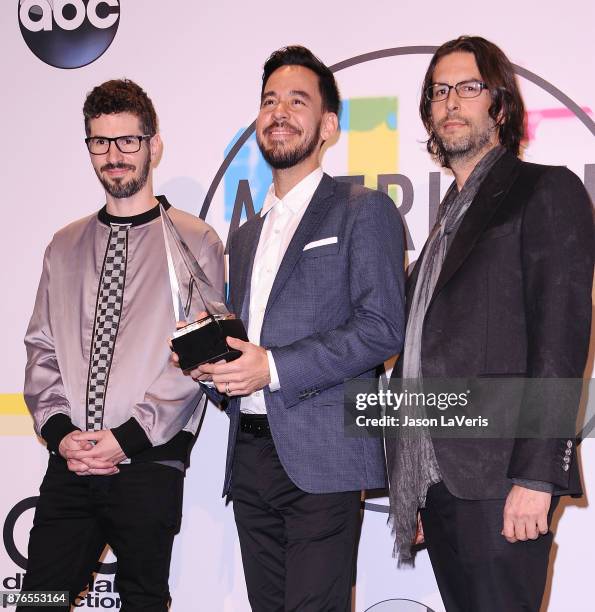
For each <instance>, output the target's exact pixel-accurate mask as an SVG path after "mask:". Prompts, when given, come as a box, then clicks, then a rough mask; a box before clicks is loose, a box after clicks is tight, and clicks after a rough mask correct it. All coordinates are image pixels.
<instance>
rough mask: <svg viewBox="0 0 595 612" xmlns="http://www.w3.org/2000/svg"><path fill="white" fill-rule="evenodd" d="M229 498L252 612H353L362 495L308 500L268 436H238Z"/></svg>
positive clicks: (331, 495) (353, 493)
mask: <svg viewBox="0 0 595 612" xmlns="http://www.w3.org/2000/svg"><path fill="white" fill-rule="evenodd" d="M231 493H232V497H233V509H234V514H235V519H236V524H237V527H238V534H239V538H240V547H241V550H242V561H243V565H244V573H245V576H246V586H247V588H248V598H249V600H250V605H251V606H252V610H253V611H254V612H290V611H291V612H293V611H298V610H299V612H330V611H334V612H346V611H348V610H351V607H350V605H351V604H350V602H351V583H352V576H353V567H354V561H355V549H356V540H357V535H358V530H359V525H360V520H361V519H360V492H359V491H349V492H345V493H325V494H311V493H306V492H304V491H302V490H300V489H298V488H297V487H296V486H295V485H294V484H293V482H292V481H291V480H290V479H289V477H288V476H287V473H286V472H285V470H284V469H283V466H282V465H281V462H280V461H279V457H278V456H277V452H276V450H275V445H274V443H273V441H272V439H271V438H270V437H266V436H265V437H260V436H256V435H254V434H251V433H242V432H239V433H238V440H237V443H236V448H235V456H234V463H233V478H232V487H231Z"/></svg>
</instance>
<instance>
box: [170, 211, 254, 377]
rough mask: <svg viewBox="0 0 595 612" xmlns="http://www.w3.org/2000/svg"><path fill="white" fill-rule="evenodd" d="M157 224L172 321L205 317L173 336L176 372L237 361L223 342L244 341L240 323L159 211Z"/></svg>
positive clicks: (236, 354) (234, 353) (245, 335)
mask: <svg viewBox="0 0 595 612" xmlns="http://www.w3.org/2000/svg"><path fill="white" fill-rule="evenodd" d="M161 221H162V226H163V236H164V240H165V249H166V252H167V265H168V270H169V278H170V286H171V292H172V302H173V305H174V313H175V315H176V319H177V320H178V321H188V320H189V318H190V313H191V312H194V313H196V312H200V311H203V312H206V313H207V315H206V316H205V317H203V318H201V319H199V320H198V321H192V322H190V323H189V324H188V325H184V326H183V327H180V328H179V329H177V330H176V331H175V332H174V333H173V337H172V339H171V344H172V348H173V350H174V351H175V352H176V353H177V355H178V358H179V363H180V368H181V369H182V370H184V371H187V370H192V369H194V368H196V367H197V366H199V365H200V364H202V363H214V362H217V361H220V360H225V361H233V360H234V359H237V358H238V357H239V356H240V355H241V352H240V351H237V350H234V349H232V348H231V347H229V346H228V344H227V342H226V338H227V336H231V337H233V338H239V339H241V340H245V341H247V340H248V335H247V334H246V330H245V328H244V325H243V323H242V321H241V320H240V319H236V318H235V315H233V314H230V313H229V311H228V310H227V308H226V307H225V300H224V297H223V295H221V294H220V292H219V291H218V290H217V289H216V287H214V286H213V284H212V283H211V281H210V280H209V279H208V277H207V275H206V274H205V273H204V271H203V269H202V268H201V267H200V264H199V263H198V261H196V258H195V257H194V255H193V254H192V251H190V249H189V248H188V246H187V245H186V243H185V242H184V239H183V238H182V237H181V236H180V234H179V232H178V231H177V229H176V227H175V226H174V224H173V223H172V221H171V219H170V218H169V215H168V214H167V211H166V210H165V209H164V208H163V207H161ZM186 288H187V289H186Z"/></svg>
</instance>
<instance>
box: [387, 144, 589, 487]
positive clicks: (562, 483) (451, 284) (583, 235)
mask: <svg viewBox="0 0 595 612" xmlns="http://www.w3.org/2000/svg"><path fill="white" fill-rule="evenodd" d="M593 237H594V233H593V213H592V206H591V203H590V199H589V196H588V194H587V192H586V190H585V188H584V186H583V185H582V183H581V182H580V180H579V179H578V177H577V176H576V175H574V174H573V173H572V172H570V171H569V170H568V169H566V168H564V167H553V166H541V165H536V164H529V163H525V162H521V161H520V160H519V159H517V158H516V157H515V156H513V155H512V154H509V153H506V154H505V155H504V156H503V157H501V158H500V159H499V160H498V161H497V162H496V164H495V165H494V167H493V168H492V170H491V171H490V172H489V174H488V175H487V176H486V178H485V179H484V181H483V183H482V185H481V187H480V191H479V193H478V194H477V196H476V198H475V199H474V201H473V203H472V204H471V206H470V208H469V209H468V211H467V213H466V214H465V216H464V218H463V220H462V222H461V225H460V227H459V229H458V231H457V233H456V235H455V236H454V238H453V241H452V244H451V245H450V248H449V250H448V252H447V255H446V258H445V261H444V265H443V268H442V271H441V274H440V277H439V279H438V282H437V285H436V288H435V291H434V294H433V297H432V300H431V302H430V305H429V308H428V311H427V313H426V317H425V320H424V327H423V338H422V373H423V376H424V378H428V377H441V378H442V377H444V378H462V377H482V376H483V377H503V376H504V377H508V376H511V377H517V376H520V377H532V378H582V376H583V371H584V368H585V364H586V360H587V354H588V347H589V337H590V325H591V286H592V280H593ZM422 256H423V253H422ZM419 261H421V256H420V259H419V260H418V263H419ZM418 271H419V265H416V266H415V267H414V270H413V272H412V275H411V277H410V279H409V282H408V288H407V303H408V307H409V304H410V301H411V298H412V296H413V291H414V289H415V284H416V280H417V274H418ZM401 371H402V364H397V368H396V375H397V376H399V375H400V372H401ZM493 399H494V404H496V405H495V406H492V409H493V408H494V407H495V408H496V410H507V411H518V418H519V419H520V420H521V421H522V419H523V402H522V401H519V403H518V405H516V406H514V405H510V404H509V403H506V405H502V404H503V402H502V401H500V405H498V398H493ZM566 409H567V411H568V406H566ZM541 410H542V412H541V414H542V418H543V421H542V422H544V423H545V422H547V421H548V420H550V419H551V418H553V417H555V416H557V414H558V412H559V411H560V402H559V401H556V398H555V397H552V398H550V399H549V400H548V401H544V402H543V405H542V407H541ZM577 410H578V405H574V406H572V407H571V408H570V412H572V415H573V419H575V418H576V412H577ZM513 416H514V418H516V416H517V415H513ZM388 446H389V447H390V446H391V444H390V442H389V443H388ZM434 448H435V452H436V457H437V460H438V464H439V466H440V470H441V472H442V476H443V479H444V483H445V485H446V486H447V488H448V489H449V491H450V492H451V493H453V494H454V495H456V496H457V497H460V498H464V499H487V498H502V497H505V496H506V495H507V493H508V491H509V489H510V487H511V480H510V479H511V478H523V479H530V480H541V481H546V482H550V483H553V484H554V485H555V493H556V494H567V493H572V494H576V493H580V492H581V488H580V480H579V475H578V468H577V464H576V461H575V442H574V440H573V439H569V438H564V439H538V438H530V439H516V440H514V439H444V438H438V437H435V438H434ZM568 448H570V449H571V453H570V458H571V462H570V464H568V462H567V461H566V462H565V461H564V458H565V457H568V456H569V455H568V453H567V452H566V451H567V449H568ZM388 452H389V462H390V450H389V451H388Z"/></svg>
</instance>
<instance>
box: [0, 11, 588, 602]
mask: <svg viewBox="0 0 595 612" xmlns="http://www.w3.org/2000/svg"><path fill="white" fill-rule="evenodd" d="M110 1H111V4H118V2H116V0H110ZM79 3H80V0H79ZM18 4H19V2H18V0H3V1H2V2H1V3H0V24H1V25H0V33H1V37H0V52H1V57H2V62H1V67H2V77H3V90H2V93H1V94H0V110H1V111H2V117H3V118H4V121H5V124H4V130H3V138H4V143H3V144H4V146H3V152H2V157H1V163H0V177H1V178H2V191H3V194H4V196H3V218H4V222H3V228H4V232H3V233H4V236H3V240H2V241H0V253H1V261H2V287H3V289H4V291H3V296H4V299H3V300H2V301H1V303H0V320H1V321H2V332H3V333H2V339H3V349H2V350H3V352H2V361H1V365H2V367H0V465H1V467H0V473H1V478H2V480H1V490H2V496H1V499H0V520H1V521H2V524H3V525H4V546H3V547H0V589H4V590H7V589H15V588H18V587H19V583H20V579H21V577H22V574H23V572H24V570H23V569H22V568H21V567H20V566H19V565H18V563H17V562H16V561H18V558H19V557H18V555H26V546H27V537H28V530H29V528H30V526H31V520H32V515H33V510H31V509H28V510H24V511H23V512H20V511H19V507H17V510H15V511H13V512H12V513H11V510H13V508H14V507H15V506H18V505H19V503H20V502H21V501H22V500H25V499H27V498H30V497H32V496H35V495H36V494H37V488H38V486H39V483H40V481H41V478H42V475H43V472H44V470H45V464H46V457H47V455H46V452H45V450H44V448H43V447H42V446H41V445H40V444H39V442H38V441H37V439H36V438H35V437H34V435H33V433H32V428H31V422H30V419H29V417H28V415H27V414H26V413H25V412H24V408H23V403H22V396H21V395H20V393H21V391H22V379H23V369H24V364H25V352H24V348H23V344H22V338H23V335H24V331H25V328H26V325H27V321H28V318H29V316H30V312H31V309H32V305H33V300H34V295H35V290H36V287H37V282H38V278H39V274H40V271H41V262H42V256H43V250H44V248H45V246H46V244H47V243H48V241H49V240H50V239H51V236H52V234H53V233H54V232H55V231H56V230H57V229H58V228H60V227H61V226H63V225H65V224H66V223H68V222H69V221H71V220H73V219H76V218H79V217H81V216H84V215H86V214H89V213H90V212H92V211H94V210H96V209H98V208H99V207H100V206H101V205H102V190H101V188H100V186H99V185H98V183H97V180H96V178H95V175H94V173H93V171H92V169H91V166H90V164H89V161H88V156H87V153H86V150H85V146H84V143H83V138H84V130H83V121H82V114H81V108H82V104H83V100H84V96H85V94H86V92H88V91H89V90H90V89H91V88H92V87H93V86H94V85H96V84H98V83H101V82H103V81H104V80H107V79H109V78H117V77H123V76H126V77H129V78H132V79H134V80H135V81H137V82H138V83H140V84H141V85H142V86H143V87H144V88H145V89H146V91H147V92H148V93H149V95H150V96H151V98H152V99H153V102H154V103H155V106H156V109H157V113H158V115H159V118H160V125H161V133H162V137H163V140H164V143H165V149H164V155H163V159H162V162H161V164H160V166H159V168H158V169H157V172H156V177H155V179H156V180H155V184H156V192H157V193H165V194H166V195H167V196H168V198H169V199H170V201H171V202H172V203H173V204H174V205H175V206H178V207H180V208H183V209H185V210H188V211H190V212H193V213H195V214H198V213H199V211H200V210H201V207H202V205H203V202H204V200H205V195H206V194H207V191H208V190H209V187H210V186H211V184H212V181H213V179H214V177H215V176H216V174H217V172H218V170H219V168H220V166H221V164H222V162H223V160H224V158H225V154H226V152H227V151H228V150H229V149H230V147H231V145H232V144H233V142H234V141H235V139H236V138H237V137H238V136H239V135H240V134H241V133H242V132H243V130H244V129H245V128H246V127H247V126H249V125H250V124H251V122H252V121H253V119H254V118H255V115H256V112H257V108H258V97H259V91H260V75H261V68H262V64H263V62H264V60H265V59H266V58H267V56H268V55H269V53H270V52H271V51H272V50H274V49H276V48H278V47H280V46H283V45H286V44H291V43H300V44H304V45H306V46H308V47H310V48H311V49H312V50H313V51H314V52H315V53H316V54H317V55H319V56H320V57H321V58H322V59H323V60H324V61H325V62H326V63H327V64H329V65H331V64H335V63H338V62H341V61H344V60H347V59H349V58H353V57H356V56H359V55H361V54H365V53H372V52H375V51H379V50H382V49H401V48H402V47H408V46H416V47H417V46H432V45H439V44H440V43H442V42H444V41H445V40H448V39H450V38H454V37H456V36H458V35H459V34H463V33H467V34H479V35H482V36H485V37H486V38H488V39H490V40H493V41H494V42H496V43H497V44H498V45H500V46H501V47H502V48H503V50H504V51H505V52H506V53H507V55H508V56H509V57H510V59H511V60H512V61H513V62H514V63H515V64H517V65H518V66H519V67H521V68H524V69H525V70H527V71H529V72H530V73H531V74H532V75H535V77H536V78H532V77H531V75H528V76H529V77H530V78H521V79H520V83H521V86H522V89H523V92H524V95H525V99H526V102H527V107H528V110H529V111H530V113H529V120H530V128H531V129H530V136H531V138H530V140H529V143H528V148H527V150H526V153H525V159H527V160H529V161H537V162H543V163H555V164H564V165H567V166H569V167H570V168H571V169H572V170H573V171H575V172H576V173H577V174H578V176H579V177H580V178H581V179H582V180H584V181H586V183H587V185H588V188H589V190H590V192H591V197H592V198H593V197H594V195H595V194H594V191H595V155H594V150H593V135H592V132H591V131H589V129H588V126H587V123H588V120H583V121H581V120H580V119H579V117H577V115H576V114H575V113H574V112H573V111H572V110H571V109H569V108H568V106H567V105H565V104H564V103H563V102H562V101H561V100H560V96H557V97H556V96H554V95H552V94H551V93H548V91H547V90H548V86H547V84H549V85H550V86H553V87H555V88H557V90H559V91H560V92H562V93H563V94H565V95H566V96H567V97H568V98H570V99H571V100H572V101H574V102H575V103H576V104H577V105H578V106H579V107H580V108H582V109H583V111H584V112H585V113H586V116H587V117H590V119H591V126H592V120H593V109H594V108H595V81H594V80H593V76H592V75H593V59H592V57H593V54H592V42H591V43H589V42H588V41H589V40H592V37H593V30H592V24H593V23H594V22H595V10H594V8H593V6H594V5H593V3H592V2H591V0H574V1H570V2H566V3H564V4H560V3H557V2H556V3H554V2H553V1H550V0H548V1H541V2H537V1H533V0H530V1H526V2H522V3H521V2H518V0H515V1H511V0H501V2H499V3H498V4H489V5H488V4H482V3H478V2H472V1H471V0H461V1H460V2H458V3H456V4H452V3H451V4H448V3H444V2H433V1H431V2H428V1H427V2H425V3H423V4H422V3H419V2H407V1H405V2H394V0H392V1H372V2H367V3H364V4H362V3H350V2H346V1H345V0H343V1H342V2H339V1H338V0H327V1H326V2H324V3H321V2H319V1H316V2H314V1H312V0H302V2H300V3H290V4H287V5H284V4H278V3H264V2H257V1H254V2H229V1H225V0H223V1H221V2H219V3H214V2H200V3H199V2H191V1H190V0H187V1H185V2H184V1H181V0H178V1H171V2H162V1H158V0H143V1H142V2H141V1H140V0H120V2H119V4H120V5H121V6H120V19H119V26H118V30H117V33H116V35H115V38H114V40H113V43H112V44H111V46H110V47H109V49H107V51H106V52H105V54H104V55H102V56H101V57H100V58H99V59H97V61H95V62H93V63H91V64H89V65H87V66H85V67H82V68H77V69H71V70H62V69H58V68H55V67H52V66H50V65H48V64H47V63H44V62H43V61H41V60H40V59H39V58H38V57H36V56H35V55H34V54H33V53H32V52H31V50H30V49H29V48H28V47H27V44H26V43H25V40H24V38H23V35H22V34H21V30H20V28H19V20H18V10H17V8H18ZM40 4H41V3H40ZM85 4H86V3H85ZM104 8H105V7H104ZM65 15H66V17H68V16H69V14H68V9H66V13H65ZM54 27H56V26H54ZM429 58H430V56H429V55H428V54H427V52H422V51H418V52H416V53H412V54H409V55H403V54H402V50H400V51H399V50H397V51H394V52H393V53H392V54H388V56H387V57H384V58H383V59H373V58H371V59H369V60H368V61H365V62H362V63H358V64H357V65H354V66H352V67H349V68H345V69H343V70H341V71H339V72H337V79H338V82H339V85H340V88H341V91H342V94H343V97H344V98H345V100H346V104H345V110H344V113H343V116H342V119H341V124H342V134H341V137H340V139H339V142H338V143H337V144H336V145H335V146H334V147H333V148H332V149H330V150H329V152H328V153H327V155H326V157H325V160H324V166H325V168H326V170H327V171H328V172H329V173H331V174H334V175H346V174H358V175H364V177H365V182H366V184H367V185H368V186H371V187H376V186H377V177H378V175H379V174H397V173H398V174H400V175H402V176H401V177H400V178H398V179H397V181H400V184H401V185H402V186H404V189H397V188H394V187H392V188H390V191H389V193H391V195H392V196H393V197H394V198H395V200H396V202H397V204H403V208H402V212H405V213H406V214H405V219H406V221H407V225H408V229H409V232H410V235H411V239H412V248H411V250H410V251H409V253H408V257H409V261H414V260H415V259H416V257H417V254H418V253H419V249H420V248H421V246H422V245H423V241H424V240H425V237H426V235H427V231H428V222H429V221H428V218H429V212H428V208H429V204H430V203H435V202H436V201H437V198H438V192H437V191H436V189H435V185H436V181H437V180H438V176H440V175H439V174H431V173H438V172H439V169H438V168H437V167H436V166H434V165H433V164H432V163H431V161H430V160H429V159H428V156H427V154H426V153H425V147H424V145H423V142H422V141H423V139H424V131H423V127H422V125H421V122H420V120H419V118H418V114H417V102H418V95H419V89H420V83H421V80H422V77H423V74H424V71H425V68H426V65H427V63H428V61H429ZM537 77H538V78H537ZM539 79H542V80H543V81H545V84H544V82H542V81H540V80H539ZM536 81H538V82H539V84H537V83H536ZM544 87H545V88H544ZM549 90H550V91H551V87H549ZM583 119H584V117H583ZM268 176H269V175H268V174H267V171H266V169H265V168H264V167H263V164H262V161H261V160H260V159H259V157H258V155H257V152H256V150H255V148H254V143H253V140H252V139H249V140H248V142H247V143H246V145H245V146H244V147H243V148H242V149H240V151H239V152H238V154H237V155H236V156H235V157H234V159H233V161H232V163H231V165H230V167H229V170H228V172H227V174H226V176H225V178H224V179H223V180H222V181H221V183H220V184H219V185H218V187H217V188H216V189H215V190H214V192H213V197H212V201H211V204H210V207H209V209H208V213H207V215H206V220H207V221H208V222H209V223H211V224H212V225H213V226H214V227H215V228H216V229H217V230H218V231H219V233H220V235H221V237H222V239H223V240H225V239H226V236H227V229H228V225H229V221H230V218H231V212H232V209H233V203H234V200H235V196H236V190H237V187H238V180H239V179H247V180H249V186H250V189H251V193H252V197H253V199H254V204H255V206H256V210H258V208H259V206H260V203H261V199H259V198H261V195H262V190H263V189H264V188H265V187H266V183H267V181H268ZM403 177H405V178H403ZM450 180H451V179H450V178H449V177H448V176H447V175H445V174H443V175H441V176H440V182H439V187H440V192H441V193H444V191H445V189H446V187H447V186H448V184H449V182H450ZM431 186H434V187H431ZM432 188H434V195H433V196H432V197H430V195H429V193H430V191H431V189H432ZM561 204H563V203H561ZM591 363H592V360H591ZM590 367H591V368H592V366H590ZM226 435H227V419H226V417H225V416H224V415H223V414H220V413H219V412H218V411H217V410H215V409H213V408H212V407H210V408H209V410H208V412H207V415H206V418H205V422H204V426H203V429H202V431H201V434H200V437H199V440H198V442H197V444H196V446H195V449H194V452H193V456H192V467H191V469H190V470H189V472H188V475H187V478H186V489H185V502H184V521H183V526H182V531H181V533H180V535H179V536H178V538H177V540H176V543H175V547H174V556H173V562H172V572H171V587H172V595H173V598H174V604H173V610H176V611H187V610H207V611H212V610H224V611H228V612H231V611H234V612H235V611H237V612H243V611H245V610H249V606H248V603H247V599H246V594H245V585H244V579H243V573H242V567H241V559H240V554H239V547H238V543H237V535H236V531H235V526H234V523H233V517H232V512H231V508H230V507H227V506H225V504H224V501H223V500H222V499H221V497H220V491H221V484H222V478H223V468H224V454H225V444H226ZM581 455H582V464H583V472H584V477H585V484H586V487H587V493H588V492H589V491H590V490H592V485H593V482H592V481H593V471H594V470H593V468H594V467H595V444H594V443H593V441H592V440H586V441H585V442H584V444H583V445H582V448H581ZM372 501H373V503H375V504H378V505H380V506H381V505H383V504H384V500H382V499H381V500H372ZM24 505H25V506H26V504H24ZM563 505H564V508H563V511H559V512H558V513H557V519H559V520H557V523H556V542H557V544H556V546H555V547H554V551H553V554H552V557H553V560H554V563H553V565H552V568H553V569H552V579H551V582H550V589H549V592H548V595H547V598H546V599H547V601H546V604H545V605H544V610H545V609H548V610H551V611H556V612H558V611H562V610H564V611H566V610H577V611H579V610H581V611H582V610H586V609H589V608H590V607H592V603H591V594H590V592H591V589H590V586H591V585H590V574H591V571H590V568H591V565H592V560H593V549H594V548H595V535H594V534H593V530H592V524H593V521H594V519H595V511H594V510H593V509H592V507H590V506H589V504H588V497H587V498H586V499H583V500H580V501H575V500H570V501H569V502H566V503H565V504H563ZM13 519H14V520H13ZM13 523H14V526H13ZM13 543H14V546H13ZM391 550H392V539H391V536H390V532H389V529H388V527H387V526H386V514H385V513H384V512H378V511H373V510H367V511H366V512H365V518H364V526H363V532H362V537H361V543H360V553H359V563H358V581H357V596H356V603H355V610H357V611H358V612H363V611H364V610H367V609H369V608H371V607H373V606H374V605H375V604H378V603H379V602H382V601H384V600H391V599H392V600H397V599H410V600H415V601H418V602H422V603H423V604H425V605H426V606H428V607H430V608H432V609H433V610H435V611H436V612H439V611H441V610H443V606H442V604H441V601H440V597H439V594H438V592H437V588H436V584H435V581H434V579H433V576H432V572H431V568H430V566H429V562H428V559H427V555H426V554H425V553H422V554H421V555H420V556H419V557H418V563H417V566H416V568H415V569H414V570H405V571H401V570H397V569H396V564H395V562H394V560H393V559H392V557H391ZM109 560H113V559H112V558H111V557H108V561H109ZM112 579H113V576H112V575H101V574H100V575H98V576H97V580H96V584H95V589H94V591H93V592H92V593H91V599H90V602H89V604H90V605H89V606H87V605H85V606H82V607H81V609H86V608H87V607H93V608H94V609H96V608H98V609H112V608H114V607H117V605H118V604H117V600H116V597H117V595H116V594H113V593H111V592H110V591H111V590H112V589H113V584H112ZM547 604H549V606H548V605H547ZM422 609H424V608H423V607H421V606H414V605H413V604H407V603H406V602H400V603H399V602H397V601H393V602H391V603H386V604H384V605H377V606H376V607H374V608H373V610H374V612H404V611H405V610H412V611H414V610H417V611H421V610H422Z"/></svg>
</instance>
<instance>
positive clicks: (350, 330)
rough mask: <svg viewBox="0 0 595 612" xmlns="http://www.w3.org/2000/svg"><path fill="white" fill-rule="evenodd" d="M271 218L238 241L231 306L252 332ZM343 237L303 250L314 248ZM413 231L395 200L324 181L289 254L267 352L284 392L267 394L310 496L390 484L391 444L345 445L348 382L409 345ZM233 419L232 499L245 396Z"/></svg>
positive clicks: (269, 313) (286, 463)
mask: <svg viewBox="0 0 595 612" xmlns="http://www.w3.org/2000/svg"><path fill="white" fill-rule="evenodd" d="M263 221H264V219H263V218H262V217H261V216H260V215H257V216H255V217H253V218H252V219H250V220H249V221H247V222H246V223H245V224H244V225H243V226H242V227H240V228H239V229H238V231H237V232H235V233H234V234H233V236H232V237H231V241H230V249H229V291H230V294H229V302H230V304H229V307H230V310H231V311H232V312H234V313H236V314H237V315H238V316H240V317H241V318H242V320H243V321H244V324H245V325H246V328H247V327H248V313H249V304H250V295H249V292H250V284H251V277H252V265H253V262H254V255H255V253H256V247H257V245H258V240H259V237H260V232H261V230H262V225H263ZM334 237H336V238H337V242H336V243H332V244H324V245H322V246H318V247H314V248H310V249H307V250H305V251H304V247H305V246H306V245H307V244H309V243H310V242H313V241H317V240H322V239H324V238H334ZM403 257H404V232H403V225H402V222H401V218H400V216H399V213H398V211H397V209H396V207H395V204H394V203H393V201H392V200H391V199H390V198H389V197H388V196H387V195H385V194H383V193H380V192H378V191H372V190H369V189H366V188H364V187H361V186H359V185H353V184H351V183H346V182H337V181H335V180H334V179H332V178H331V177H329V176H328V175H326V174H325V175H324V176H323V178H322V180H321V182H320V185H319V186H318V188H317V190H316V192H315V193H314V195H313V197H312V200H311V202H310V204H309V205H308V207H307V209H306V212H305V213H304V216H303V218H302V220H301V222H300V224H299V226H298V228H297V230H296V232H295V234H294V236H293V239H292V240H291V243H290V244H289V247H288V248H287V252H286V253H285V256H284V258H283V260H282V262H281V265H280V267H279V270H278V272H277V276H276V278H275V281H274V283H273V287H272V290H271V293H270V296H269V300H268V303H267V306H266V310H265V315H264V322H263V326H262V332H261V337H260V345H261V346H263V347H265V348H267V349H270V350H271V352H272V354H273V357H274V360H275V365H276V367H277V371H278V374H279V381H280V384H281V388H280V389H279V390H278V391H275V392H271V391H269V389H268V387H267V388H265V389H264V396H265V402H266V407H267V413H268V418H269V424H270V428H271V432H272V436H273V440H274V442H275V447H276V450H277V453H278V455H279V458H280V460H281V463H282V465H283V467H284V468H285V470H286V472H287V474H288V475H289V477H290V478H291V480H292V481H293V482H294V483H295V484H296V485H297V486H298V487H299V488H300V489H302V490H304V491H307V492H309V493H331V492H338V491H355V490H360V489H373V488H380V487H384V486H386V467H385V460H384V453H383V447H382V441H381V440H380V439H370V438H366V437H346V436H345V433H344V425H343V422H344V408H343V403H344V401H343V383H344V381H345V380H347V379H352V378H358V377H361V378H370V377H374V376H375V369H376V367H377V366H378V365H379V364H381V363H382V362H383V361H384V360H385V359H387V358H389V357H390V356H392V355H395V354H397V353H399V352H400V351H401V349H402V346H403V338H404V315H405V312H404V273H403V270H404V266H403ZM226 411H227V413H228V415H229V417H230V428H229V441H228V449H227V466H226V476H225V486H224V495H225V494H226V493H227V492H228V491H229V487H230V483H231V479H232V477H233V474H232V465H233V455H234V448H235V441H236V435H237V431H238V427H239V416H240V399H239V398H232V399H231V400H230V402H229V404H228V406H227V408H226Z"/></svg>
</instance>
